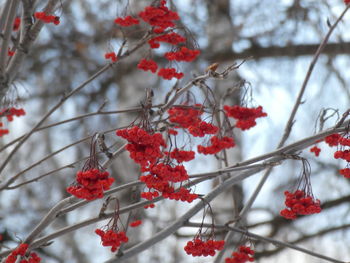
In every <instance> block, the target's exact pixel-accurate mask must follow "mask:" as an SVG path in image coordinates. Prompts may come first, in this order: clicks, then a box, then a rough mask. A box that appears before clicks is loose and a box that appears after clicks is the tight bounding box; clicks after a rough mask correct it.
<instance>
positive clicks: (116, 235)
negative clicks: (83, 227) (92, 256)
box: [95, 229, 129, 252]
mask: <svg viewBox="0 0 350 263" xmlns="http://www.w3.org/2000/svg"><path fill="white" fill-rule="evenodd" d="M95 233H96V234H97V235H99V236H100V237H101V241H102V246H104V247H111V251H112V252H115V251H116V250H117V249H118V248H119V247H120V245H121V244H122V243H127V242H128V241H129V239H128V237H127V236H126V234H125V232H124V231H120V232H115V231H114V230H112V229H111V230H107V231H103V230H101V229H96V230H95Z"/></svg>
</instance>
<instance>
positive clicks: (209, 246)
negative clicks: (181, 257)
mask: <svg viewBox="0 0 350 263" xmlns="http://www.w3.org/2000/svg"><path fill="white" fill-rule="evenodd" d="M224 245H225V241H224V240H217V241H216V240H211V239H209V240H207V241H205V242H204V241H202V240H201V239H200V238H195V239H194V240H193V241H188V242H187V244H186V246H185V247H184V249H185V251H186V253H187V254H188V255H192V256H193V257H200V256H204V257H207V256H212V257H213V256H215V254H216V250H219V251H220V250H222V249H223V248H224Z"/></svg>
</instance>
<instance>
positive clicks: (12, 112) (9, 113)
mask: <svg viewBox="0 0 350 263" xmlns="http://www.w3.org/2000/svg"><path fill="white" fill-rule="evenodd" d="M25 114H26V113H25V111H24V109H22V108H18V109H16V108H14V107H11V108H6V109H3V110H1V111H0V118H1V117H6V119H7V120H8V121H13V118H14V116H16V117H20V116H24V115H25ZM3 127H4V123H3V122H2V121H0V137H1V136H3V135H5V134H9V132H10V131H9V130H8V129H4V128H3Z"/></svg>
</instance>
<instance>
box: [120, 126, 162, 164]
mask: <svg viewBox="0 0 350 263" xmlns="http://www.w3.org/2000/svg"><path fill="white" fill-rule="evenodd" d="M116 134H117V135H118V136H120V137H122V138H124V139H126V140H127V141H128V142H129V143H128V145H127V146H126V149H127V150H128V151H129V153H130V157H131V159H133V160H134V161H135V162H136V163H138V164H140V165H141V168H147V167H149V166H150V165H151V164H154V163H156V162H157V160H158V159H159V158H160V157H162V156H163V153H162V152H161V150H160V148H161V147H166V144H165V141H164V140H163V137H162V134H160V133H154V134H150V133H148V132H147V131H145V130H144V129H142V128H139V127H137V126H134V127H132V128H128V129H123V130H118V131H117V132H116Z"/></svg>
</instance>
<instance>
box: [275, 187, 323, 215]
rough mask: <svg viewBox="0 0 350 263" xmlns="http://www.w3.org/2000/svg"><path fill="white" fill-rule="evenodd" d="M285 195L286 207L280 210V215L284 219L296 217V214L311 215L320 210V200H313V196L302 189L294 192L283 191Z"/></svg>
mask: <svg viewBox="0 0 350 263" xmlns="http://www.w3.org/2000/svg"><path fill="white" fill-rule="evenodd" d="M284 195H285V196H286V200H285V205H286V206H287V208H286V209H283V210H282V211H281V212H280V215H281V216H283V217H284V218H286V219H296V218H297V216H298V215H311V214H316V213H320V212H321V206H320V200H318V199H317V200H315V199H314V197H313V196H311V195H307V194H306V193H305V192H304V191H302V190H296V191H295V192H294V193H290V192H288V191H285V192H284Z"/></svg>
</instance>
